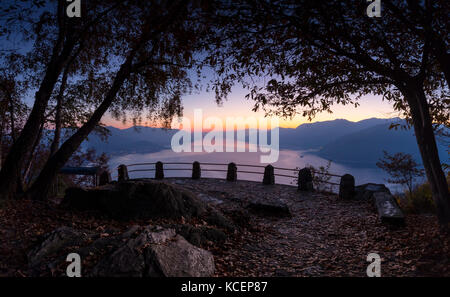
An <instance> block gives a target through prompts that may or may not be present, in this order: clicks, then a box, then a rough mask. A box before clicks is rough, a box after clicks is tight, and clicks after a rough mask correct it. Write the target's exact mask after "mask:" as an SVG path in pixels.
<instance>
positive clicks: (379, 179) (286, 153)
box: [109, 150, 400, 192]
mask: <svg viewBox="0 0 450 297" xmlns="http://www.w3.org/2000/svg"><path fill="white" fill-rule="evenodd" d="M261 154H262V153H260V152H255V153H253V152H213V153H206V152H200V153H198V152H195V153H194V152H190V153H186V152H182V153H175V152H173V151H172V150H163V151H159V152H156V153H148V154H128V155H122V156H115V157H113V158H111V160H110V162H109V165H110V168H111V170H112V177H113V179H117V171H116V168H117V166H118V165H120V164H126V165H129V164H134V163H146V162H147V163H154V162H157V161H161V162H163V163H169V162H188V163H192V162H194V161H198V162H200V163H224V164H228V163H229V162H234V163H236V164H244V165H264V166H265V165H267V164H261V163H260V156H261ZM327 163H328V161H327V160H325V159H323V158H321V157H318V156H316V155H314V154H313V153H311V152H308V151H295V150H280V152H279V158H278V161H277V162H275V163H273V164H272V165H273V166H274V167H280V168H293V169H295V168H296V167H299V168H303V167H305V166H308V165H312V166H314V167H316V168H317V167H319V166H326V165H327ZM237 167H238V179H242V180H251V181H262V173H263V172H264V169H263V168H253V167H244V166H239V165H237ZM149 168H154V166H153V165H145V166H131V167H129V168H128V170H129V171H130V173H129V175H130V178H140V177H154V171H149V172H142V171H139V172H131V171H132V170H134V169H149ZM169 168H185V169H187V170H166V169H169ZM201 168H202V169H222V170H226V169H227V166H212V165H201ZM164 169H165V170H164V176H165V177H190V176H191V170H192V165H188V164H186V165H173V164H166V165H164ZM239 170H242V171H256V172H260V174H252V173H243V172H239ZM329 172H330V173H334V174H338V175H343V174H346V173H349V174H351V175H353V176H354V177H355V182H356V185H359V184H364V183H369V182H372V183H383V184H386V186H388V187H389V188H390V189H391V191H394V192H396V191H398V190H399V189H400V188H399V187H398V186H397V185H392V184H388V183H387V182H386V181H385V178H386V177H387V176H386V174H385V173H384V172H383V171H382V170H381V169H379V168H377V167H375V168H354V167H351V166H348V165H346V164H337V163H332V164H331V167H330V170H329ZM277 173H279V174H284V175H289V176H293V177H294V176H295V173H294V171H290V170H289V171H286V170H277V169H276V170H275V174H277ZM202 177H212V178H225V177H226V172H213V171H202ZM330 181H332V182H337V183H339V178H332V179H331V180H330ZM275 182H276V183H279V184H293V182H294V179H293V178H289V177H282V176H275Z"/></svg>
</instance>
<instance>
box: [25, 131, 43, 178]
mask: <svg viewBox="0 0 450 297" xmlns="http://www.w3.org/2000/svg"><path fill="white" fill-rule="evenodd" d="M43 130H44V124H43V123H42V124H41V127H40V128H39V133H38V137H37V138H36V141H35V142H34V144H33V147H32V149H31V151H30V156H29V158H28V162H27V163H26V164H27V165H26V166H25V172H24V174H23V181H24V183H25V185H27V184H29V182H30V181H29V180H28V179H29V175H30V172H31V167H32V165H33V160H34V157H35V156H36V152H37V147H38V145H39V143H40V142H41V138H42V132H43Z"/></svg>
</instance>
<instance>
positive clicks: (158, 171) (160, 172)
mask: <svg viewBox="0 0 450 297" xmlns="http://www.w3.org/2000/svg"><path fill="white" fill-rule="evenodd" d="M163 178H164V166H163V163H162V162H161V161H158V162H156V164H155V179H163Z"/></svg>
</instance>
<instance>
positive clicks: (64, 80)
mask: <svg viewBox="0 0 450 297" xmlns="http://www.w3.org/2000/svg"><path fill="white" fill-rule="evenodd" d="M67 67H69V65H68V66H67ZM67 67H66V68H65V70H64V74H63V77H62V80H61V86H60V88H59V93H58V96H57V97H56V111H55V132H54V136H53V141H52V144H51V146H50V157H51V156H53V155H54V154H55V153H56V151H57V150H58V147H59V142H60V139H61V114H62V104H63V102H62V101H63V94H64V90H65V88H66V83H67V76H68V75H67V72H68V69H67Z"/></svg>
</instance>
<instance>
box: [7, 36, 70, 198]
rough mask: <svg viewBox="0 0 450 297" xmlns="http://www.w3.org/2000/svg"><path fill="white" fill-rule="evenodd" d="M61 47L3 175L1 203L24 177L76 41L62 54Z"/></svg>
mask: <svg viewBox="0 0 450 297" xmlns="http://www.w3.org/2000/svg"><path fill="white" fill-rule="evenodd" d="M60 47H61V44H60V43H59V42H56V44H55V47H54V50H53V54H52V57H51V59H50V62H49V63H48V65H47V70H46V73H45V76H44V79H43V80H42V83H41V85H40V88H39V90H38V91H37V92H36V95H35V101H34V105H33V108H32V110H31V113H30V115H29V117H28V119H27V122H26V123H25V126H24V127H23V129H22V132H21V133H20V135H19V137H18V138H17V140H16V141H15V142H14V144H13V145H12V146H11V149H10V151H9V153H8V155H7V157H6V159H5V162H4V164H3V167H2V170H1V171H0V200H1V199H10V198H13V197H14V195H15V191H16V190H17V181H18V179H19V177H20V176H21V170H22V168H23V163H24V160H25V156H26V155H27V152H28V151H29V150H30V148H31V146H32V144H33V143H34V141H35V140H36V138H37V136H38V133H39V127H40V124H41V123H42V121H43V120H44V112H45V109H46V107H47V103H48V100H49V99H50V96H51V93H52V91H53V88H54V86H55V84H56V81H57V79H58V76H59V74H60V73H61V70H62V68H63V67H64V64H65V62H66V61H67V59H68V57H69V55H70V53H71V52H72V49H73V47H74V40H69V41H68V42H67V43H66V45H65V46H64V48H63V50H62V52H61V53H59V52H60V50H59V49H60Z"/></svg>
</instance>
